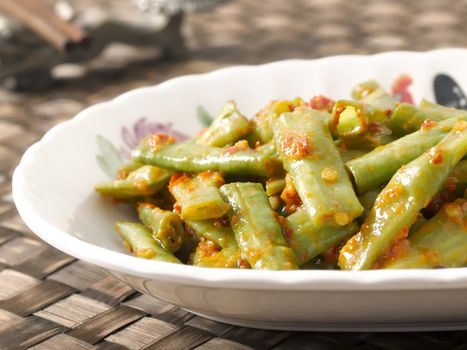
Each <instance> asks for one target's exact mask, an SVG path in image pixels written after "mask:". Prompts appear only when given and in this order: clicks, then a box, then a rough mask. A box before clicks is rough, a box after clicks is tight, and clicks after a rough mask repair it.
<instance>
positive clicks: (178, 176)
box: [169, 173, 190, 187]
mask: <svg viewBox="0 0 467 350" xmlns="http://www.w3.org/2000/svg"><path fill="white" fill-rule="evenodd" d="M189 178H190V175H188V174H186V173H174V174H173V175H172V176H171V177H170V181H169V187H172V186H175V185H176V184H177V183H178V182H182V181H186V180H188V179H189Z"/></svg>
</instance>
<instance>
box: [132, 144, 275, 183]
mask: <svg viewBox="0 0 467 350" xmlns="http://www.w3.org/2000/svg"><path fill="white" fill-rule="evenodd" d="M132 157H133V159H134V160H135V161H137V162H142V163H147V164H152V165H156V166H159V167H162V168H167V169H172V170H177V171H186V172H202V171H208V170H211V171H221V172H223V173H224V174H230V175H258V176H273V175H278V174H281V173H282V172H283V169H282V165H281V162H280V161H279V159H277V157H275V156H273V155H271V154H267V153H262V152H258V151H256V150H250V149H247V150H238V151H237V150H236V149H235V148H233V149H229V148H227V149H224V148H218V147H211V146H205V145H198V144H188V143H178V144H167V145H162V146H159V147H157V148H155V149H154V147H152V146H151V144H150V142H148V140H147V139H146V140H145V141H143V142H142V143H141V144H140V146H138V147H137V148H136V149H134V150H133V152H132Z"/></svg>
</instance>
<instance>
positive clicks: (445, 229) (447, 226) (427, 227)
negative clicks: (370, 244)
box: [383, 199, 467, 269]
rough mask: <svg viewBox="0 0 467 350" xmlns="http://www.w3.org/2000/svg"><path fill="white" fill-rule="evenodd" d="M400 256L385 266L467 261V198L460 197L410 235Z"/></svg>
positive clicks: (445, 264) (444, 264) (462, 263)
mask: <svg viewBox="0 0 467 350" xmlns="http://www.w3.org/2000/svg"><path fill="white" fill-rule="evenodd" d="M407 243H408V246H407V247H404V248H405V249H403V250H402V251H401V252H399V255H400V256H396V257H395V258H392V259H388V260H387V261H385V262H384V264H383V267H384V268H390V269H405V268H433V267H460V266H465V265H467V254H466V253H465V252H466V251H467V201H466V200H465V199H458V200H456V201H455V202H453V203H447V204H445V205H444V206H443V208H442V209H441V210H440V211H439V212H438V214H436V215H435V216H434V217H433V218H431V219H430V220H429V221H428V222H426V223H425V224H424V225H422V226H421V227H420V228H419V229H418V230H417V231H416V232H415V233H413V234H412V235H411V236H410V237H409V238H408V242H407Z"/></svg>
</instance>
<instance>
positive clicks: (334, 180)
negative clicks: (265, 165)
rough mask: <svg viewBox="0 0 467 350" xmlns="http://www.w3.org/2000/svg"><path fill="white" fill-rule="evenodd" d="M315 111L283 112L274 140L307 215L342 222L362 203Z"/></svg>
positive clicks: (356, 213)
mask: <svg viewBox="0 0 467 350" xmlns="http://www.w3.org/2000/svg"><path fill="white" fill-rule="evenodd" d="M316 113H317V112H314V111H296V112H292V113H284V114H282V116H281V117H280V118H279V119H278V121H277V123H276V125H275V127H274V141H275V143H276V148H277V151H278V153H279V155H280V157H281V159H282V162H283V164H284V168H285V169H286V170H287V171H288V173H289V174H290V175H291V176H292V179H293V183H294V185H295V188H296V190H297V192H298V194H299V196H300V198H301V200H302V202H303V205H304V207H305V208H306V210H307V212H308V215H309V216H310V218H313V220H316V223H317V224H319V223H323V222H325V221H328V220H329V221H331V222H334V223H336V224H337V225H339V226H345V225H347V224H348V223H350V222H352V221H353V220H354V219H355V218H356V217H358V216H359V215H360V214H361V213H362V211H363V207H362V206H361V205H360V202H359V201H358V198H357V196H356V195H355V192H354V190H353V187H352V183H351V182H350V179H349V177H348V174H347V172H346V171H345V169H344V164H343V162H342V160H341V158H340V155H339V151H338V150H337V148H336V146H335V145H334V142H333V141H332V138H331V135H330V134H329V131H328V128H327V126H326V125H324V123H323V121H322V120H321V119H320V118H317V117H316Z"/></svg>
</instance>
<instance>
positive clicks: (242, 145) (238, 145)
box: [224, 140, 250, 155]
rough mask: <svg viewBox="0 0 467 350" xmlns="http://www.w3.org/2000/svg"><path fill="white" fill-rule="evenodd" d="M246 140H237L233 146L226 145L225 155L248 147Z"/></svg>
mask: <svg viewBox="0 0 467 350" xmlns="http://www.w3.org/2000/svg"><path fill="white" fill-rule="evenodd" d="M249 148H250V146H248V142H247V141H246V140H240V141H237V142H236V143H235V144H234V145H233V146H230V147H227V148H226V149H225V151H224V154H225V155H231V154H234V153H237V152H239V151H245V150H247V149H249Z"/></svg>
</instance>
